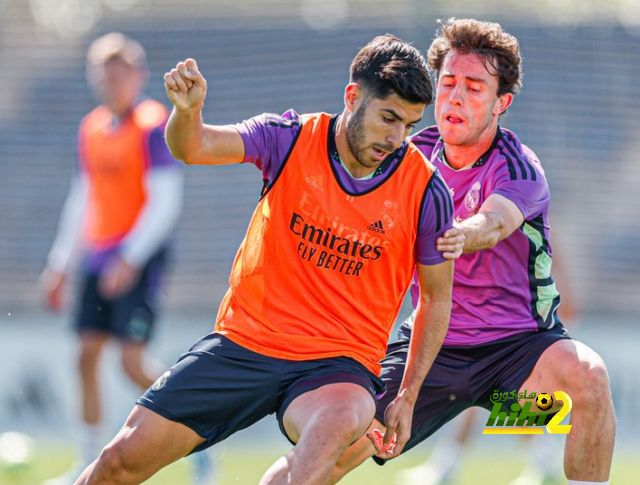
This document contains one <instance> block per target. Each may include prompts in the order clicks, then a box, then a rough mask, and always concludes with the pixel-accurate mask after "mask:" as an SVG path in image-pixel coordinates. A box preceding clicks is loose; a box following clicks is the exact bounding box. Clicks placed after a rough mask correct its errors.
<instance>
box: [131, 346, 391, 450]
mask: <svg viewBox="0 0 640 485" xmlns="http://www.w3.org/2000/svg"><path fill="white" fill-rule="evenodd" d="M338 382H350V383H354V384H358V385H360V386H362V387H364V388H365V389H367V391H368V392H369V393H370V394H371V396H372V398H373V399H375V398H376V396H378V395H379V394H381V392H382V391H383V390H384V384H383V382H382V380H381V379H380V378H378V377H376V376H375V375H373V374H372V373H370V372H369V371H368V370H367V369H366V368H365V367H364V366H363V365H362V364H360V363H359V362H356V361H355V360H353V359H350V358H347V357H335V358H330V359H318V360H309V361H293V360H283V359H277V358H273V357H268V356H266V355H262V354H258V353H256V352H253V351H251V350H248V349H246V348H244V347H242V346H240V345H238V344H236V343H234V342H232V341H231V340H229V339H228V338H227V337H225V336H223V335H220V334H217V333H213V334H209V335H207V336H205V337H203V338H202V339H200V340H199V341H198V342H196V343H195V345H194V346H193V347H192V348H191V350H190V351H189V352H187V353H186V354H183V355H182V356H181V357H180V359H179V360H178V363H177V364H176V365H174V366H173V367H172V368H171V369H169V370H168V371H167V372H165V373H164V374H163V375H162V376H161V377H160V378H159V379H158V380H157V381H156V383H155V384H154V385H153V386H151V387H150V388H149V389H148V390H147V392H145V394H144V395H143V396H142V397H141V398H140V399H139V400H138V404H139V405H141V406H144V407H146V408H148V409H150V410H152V411H154V412H156V413H158V414H160V415H161V416H163V417H165V418H167V419H169V420H171V421H175V422H178V423H181V424H184V425H185V426H187V427H188V428H191V429H192V430H193V431H195V432H196V433H197V434H198V435H200V436H202V437H203V438H204V439H205V440H206V441H205V442H204V443H203V444H202V445H200V446H198V447H197V448H196V449H194V450H193V451H194V452H195V451H200V450H203V449H205V448H208V447H209V446H212V445H214V444H216V443H219V442H220V441H222V440H224V439H226V438H228V437H229V436H231V435H232V434H233V433H235V432H237V431H240V430H242V429H244V428H247V427H249V426H251V425H252V424H254V423H256V422H257V421H259V420H260V419H262V418H263V417H265V416H267V415H268V414H273V413H276V416H277V419H278V423H279V425H280V430H281V431H282V433H283V434H284V435H285V436H287V435H286V433H285V431H284V427H283V424H282V420H283V417H284V413H285V411H286V409H287V407H288V406H289V404H291V402H293V400H294V399H295V398H297V397H298V396H300V395H302V394H304V393H305V392H309V391H312V390H314V389H318V388H319V387H322V386H325V385H327V384H333V383H338ZM287 438H288V437H287Z"/></svg>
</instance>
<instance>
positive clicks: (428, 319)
mask: <svg viewBox="0 0 640 485" xmlns="http://www.w3.org/2000/svg"><path fill="white" fill-rule="evenodd" d="M450 315H451V298H441V299H438V300H433V301H430V302H428V303H421V304H419V305H418V308H417V310H416V316H415V320H414V324H413V330H412V335H411V344H410V347H409V356H408V358H407V367H406V370H405V374H404V377H403V380H402V385H401V387H400V389H401V391H402V390H404V392H405V397H407V398H409V399H410V400H411V401H413V402H415V401H416V399H417V397H418V393H419V392H420V388H421V386H422V383H423V381H424V379H425V377H426V376H427V373H428V372H429V369H431V365H432V364H433V361H434V360H435V358H436V355H437V354H438V352H439V351H440V348H441V347H442V342H443V341H444V337H445V335H446V333H447V329H448V328H449V318H450Z"/></svg>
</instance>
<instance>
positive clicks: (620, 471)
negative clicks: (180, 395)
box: [0, 446, 640, 485]
mask: <svg viewBox="0 0 640 485" xmlns="http://www.w3.org/2000/svg"><path fill="white" fill-rule="evenodd" d="M281 451H284V450H282V449H278V450H273V449H271V450H268V451H265V452H261V451H260V450H255V449H251V450H247V451H243V450H242V449H241V448H239V447H236V446H234V447H229V448H227V449H223V451H222V452H221V456H220V464H221V481H220V483H219V485H239V484H240V485H245V484H246V485H249V484H257V483H258V480H259V478H260V476H261V475H262V473H263V472H264V470H266V469H267V468H268V467H269V465H270V464H271V463H272V462H273V461H275V459H276V458H277V457H278V456H279V454H278V453H280V452H281ZM425 453H426V452H423V453H421V452H420V450H419V449H418V450H415V451H414V452H412V453H409V454H407V455H406V456H403V457H401V458H399V459H397V460H395V461H394V462H391V463H389V464H387V465H385V466H384V467H379V466H377V465H375V464H374V463H373V462H371V461H370V462H367V463H365V464H363V465H362V466H361V467H360V468H359V469H357V470H355V471H354V472H353V473H351V474H350V475H349V476H347V477H346V478H345V479H344V480H343V481H342V482H341V484H345V485H364V484H366V485H394V482H393V476H394V474H395V473H396V472H397V471H398V470H400V469H402V468H404V467H409V466H413V465H415V464H417V463H418V462H419V461H420V460H422V459H423V458H424V457H425ZM71 462H72V455H71V450H70V449H68V448H65V449H59V448H57V447H56V448H47V449H38V450H37V452H36V456H35V457H34V459H33V465H32V466H31V467H29V468H28V469H15V470H11V469H7V467H6V466H5V467H0V485H39V484H40V483H42V481H43V480H45V479H47V478H51V477H54V476H57V475H59V474H61V473H63V472H64V471H65V470H66V469H67V467H69V466H70V465H71ZM522 466H523V459H522V456H518V455H516V454H513V453H511V454H509V453H507V452H502V453H489V452H487V451H486V450H483V451H478V450H473V451H471V452H470V453H469V455H468V459H467V460H465V462H464V463H463V465H462V467H463V468H462V470H461V472H460V474H459V476H458V479H457V480H456V481H454V482H451V484H450V485H484V484H487V485H501V484H506V483H508V482H509V480H511V479H512V478H514V477H515V476H517V475H518V473H519V471H520V470H521V468H522ZM146 483H147V484H149V485H190V484H189V477H188V468H187V464H186V463H185V462H184V460H183V461H181V462H178V463H176V464H174V465H172V466H170V467H168V468H166V469H165V470H163V471H161V472H160V473H159V474H157V475H156V476H155V477H153V478H152V479H150V480H149V481H148V482H146ZM638 483H640V463H638V460H637V458H636V457H635V456H634V454H633V453H630V452H617V453H616V456H615V457H614V466H613V471H612V476H611V484H612V485H637V484H638Z"/></svg>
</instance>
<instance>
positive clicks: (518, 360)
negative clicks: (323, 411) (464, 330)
mask: <svg viewBox="0 0 640 485" xmlns="http://www.w3.org/2000/svg"><path fill="white" fill-rule="evenodd" d="M568 338H570V337H569V335H568V334H567V332H566V330H565V329H564V327H563V326H562V325H557V326H556V327H554V328H553V329H551V330H546V331H543V332H535V333H529V332H527V333H526V334H522V335H519V336H517V338H510V339H505V340H503V341H498V342H493V343H490V344H486V345H482V346H476V347H468V348H465V347H442V349H441V350H440V352H439V353H438V355H437V357H436V359H435V360H434V362H433V365H432V366H431V369H430V370H429V374H427V378H426V379H425V380H424V383H423V385H422V388H421V390H420V394H419V396H418V401H417V402H416V405H415V408H414V412H413V422H412V425H411V438H409V441H408V442H407V444H406V446H405V447H404V449H403V453H404V452H406V451H409V450H410V449H411V448H413V447H414V446H416V445H417V444H419V443H421V442H422V441H424V440H426V439H427V438H428V437H429V436H431V435H432V434H433V433H435V432H436V431H437V430H439V429H440V428H441V427H442V426H443V425H444V424H446V423H447V422H449V421H451V420H452V419H453V418H455V417H456V416H457V415H458V414H460V413H461V412H462V411H464V410H465V409H467V408H470V407H472V406H480V407H483V408H485V409H487V410H489V411H491V409H492V407H493V403H492V402H491V401H490V397H491V395H492V394H493V392H494V391H500V392H511V391H514V390H515V391H516V393H517V391H518V390H519V389H520V386H522V384H524V382H525V381H526V380H527V378H528V377H529V375H530V374H531V371H532V370H533V368H534V366H535V365H536V362H538V359H539V358H540V356H541V355H542V353H543V352H544V351H545V350H546V349H547V348H549V347H550V346H551V345H552V344H554V343H555V342H557V341H559V340H563V339H568ZM408 352H409V340H406V339H403V340H398V341H397V342H394V343H392V344H390V345H389V348H388V349H387V356H386V357H385V358H384V359H383V360H382V362H381V363H382V375H381V377H382V380H383V381H384V382H385V384H386V386H387V389H388V392H387V393H386V394H385V395H384V396H383V397H382V399H380V401H378V406H377V409H376V419H377V420H378V421H380V422H381V423H384V412H385V410H386V408H387V406H388V405H389V404H390V403H391V401H392V400H393V399H394V398H395V396H396V395H397V393H398V388H399V387H400V383H401V382H402V376H403V375H404V369H405V366H406V363H407V355H408ZM553 390H554V389H550V391H553ZM529 391H530V392H542V391H547V390H546V389H543V390H539V389H529ZM515 402H517V400H515V399H513V400H508V401H505V404H504V407H505V408H507V409H508V408H509V407H510V406H511V404H513V403H515ZM548 419H550V417H548ZM374 460H375V461H376V463H378V464H380V465H382V464H384V462H385V460H382V459H380V458H378V457H374Z"/></svg>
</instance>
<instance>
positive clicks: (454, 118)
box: [445, 115, 463, 125]
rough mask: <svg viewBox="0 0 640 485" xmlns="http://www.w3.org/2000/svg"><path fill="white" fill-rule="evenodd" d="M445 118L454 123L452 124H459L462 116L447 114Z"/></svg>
mask: <svg viewBox="0 0 640 485" xmlns="http://www.w3.org/2000/svg"><path fill="white" fill-rule="evenodd" d="M445 119H446V120H447V121H448V122H449V123H452V124H454V125H457V124H459V123H462V121H463V120H462V118H460V117H458V116H455V115H447V116H446V117H445Z"/></svg>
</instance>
